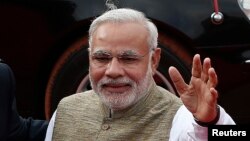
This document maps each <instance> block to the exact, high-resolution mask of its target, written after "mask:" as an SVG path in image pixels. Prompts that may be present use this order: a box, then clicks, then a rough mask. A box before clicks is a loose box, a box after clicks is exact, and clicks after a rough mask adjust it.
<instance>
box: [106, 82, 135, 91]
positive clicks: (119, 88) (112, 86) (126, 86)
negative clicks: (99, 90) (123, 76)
mask: <svg viewBox="0 0 250 141" xmlns="http://www.w3.org/2000/svg"><path fill="white" fill-rule="evenodd" d="M102 87H103V89H105V90H107V91H109V92H113V93H122V92H125V91H127V90H128V89H129V88H131V85H130V84H104V85H102Z"/></svg>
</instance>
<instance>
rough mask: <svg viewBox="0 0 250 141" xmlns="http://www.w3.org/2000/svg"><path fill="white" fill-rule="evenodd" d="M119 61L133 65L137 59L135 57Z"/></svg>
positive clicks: (123, 58)
mask: <svg viewBox="0 0 250 141" xmlns="http://www.w3.org/2000/svg"><path fill="white" fill-rule="evenodd" d="M120 60H122V61H123V62H125V63H134V62H136V61H137V60H138V58H136V57H122V58H120Z"/></svg>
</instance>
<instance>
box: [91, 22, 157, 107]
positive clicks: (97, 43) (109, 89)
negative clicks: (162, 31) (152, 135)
mask: <svg viewBox="0 0 250 141" xmlns="http://www.w3.org/2000/svg"><path fill="white" fill-rule="evenodd" d="M147 38H148V32H147V30H146V29H145V27H144V26H142V25H141V24H138V23H122V24H121V23H120V24H119V23H104V24H102V25H101V26H99V27H98V28H97V30H96V31H95V33H94V34H93V40H92V47H91V48H90V55H89V57H90V58H89V60H90V68H89V74H90V81H91V85H92V88H93V90H94V91H95V92H96V93H97V94H98V95H99V96H100V98H101V100H102V101H103V103H104V104H106V105H107V106H109V107H110V108H112V109H113V110H122V109H125V108H127V107H129V106H131V105H133V104H134V103H136V102H137V101H138V100H139V99H140V98H141V97H143V96H144V95H145V94H146V92H147V90H148V88H149V85H150V83H152V80H153V78H152V66H153V67H154V66H155V65H151V63H152V62H151V61H152V59H151V57H150V50H149V48H148V42H147Z"/></svg>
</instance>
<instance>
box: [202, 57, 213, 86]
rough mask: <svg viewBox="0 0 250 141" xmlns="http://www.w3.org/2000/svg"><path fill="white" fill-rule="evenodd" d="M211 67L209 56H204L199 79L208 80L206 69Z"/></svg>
mask: <svg viewBox="0 0 250 141" xmlns="http://www.w3.org/2000/svg"><path fill="white" fill-rule="evenodd" d="M209 68H211V61H210V59H209V58H205V59H204V62H203V69H202V74H201V79H202V80H203V81H204V82H207V81H208V70H209Z"/></svg>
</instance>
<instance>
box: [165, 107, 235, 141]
mask: <svg viewBox="0 0 250 141" xmlns="http://www.w3.org/2000/svg"><path fill="white" fill-rule="evenodd" d="M216 124H217V125H220V124H227V125H235V122H234V121H233V119H232V118H231V117H230V116H229V115H228V114H227V113H226V111H225V110H224V109H223V108H222V107H220V118H219V120H218V122H217V123H216ZM207 130H208V128H207V127H203V126H200V125H198V124H197V123H196V122H195V120H194V117H193V115H192V113H191V112H189V111H188V109H187V108H186V107H185V106H184V105H182V106H181V107H180V108H179V110H178V111H177V113H176V115H175V117H174V119H173V122H172V128H171V131H170V138H169V141H207V140H208V132H207Z"/></svg>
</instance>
